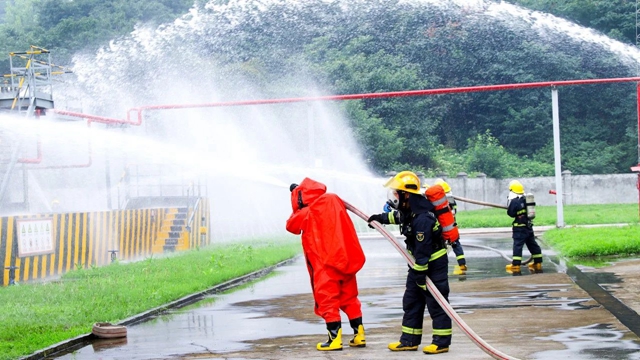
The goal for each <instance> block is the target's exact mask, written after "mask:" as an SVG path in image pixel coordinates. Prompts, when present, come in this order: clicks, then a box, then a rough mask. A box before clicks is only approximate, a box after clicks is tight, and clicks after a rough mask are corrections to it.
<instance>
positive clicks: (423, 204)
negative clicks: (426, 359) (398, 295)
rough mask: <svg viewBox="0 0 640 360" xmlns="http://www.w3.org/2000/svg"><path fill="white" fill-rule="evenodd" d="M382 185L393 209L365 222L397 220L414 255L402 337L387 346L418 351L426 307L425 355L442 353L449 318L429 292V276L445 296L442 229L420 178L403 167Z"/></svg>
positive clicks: (447, 340)
mask: <svg viewBox="0 0 640 360" xmlns="http://www.w3.org/2000/svg"><path fill="white" fill-rule="evenodd" d="M385 187H387V188H388V189H389V193H388V195H387V197H388V199H389V202H388V203H389V204H390V205H391V206H392V207H394V208H396V209H397V210H396V211H391V212H388V213H387V212H385V213H382V214H375V215H371V216H370V217H369V219H368V222H371V221H374V220H375V221H377V222H379V223H381V224H398V225H400V233H401V234H402V235H404V236H405V237H406V239H405V243H406V244H407V250H408V252H409V253H410V254H412V255H413V257H414V258H415V264H414V265H413V267H410V268H409V271H408V273H407V281H406V285H405V290H404V295H403V297H402V310H403V311H404V315H403V317H402V335H400V341H397V342H393V343H390V344H389V346H388V347H389V350H391V351H416V350H418V346H419V345H420V343H421V342H422V325H423V321H424V310H425V307H426V308H427V309H428V310H429V315H430V316H431V326H432V336H431V344H430V345H427V346H425V347H424V348H423V349H422V352H424V353H425V354H440V353H445V352H447V351H449V345H450V344H451V334H452V328H451V319H450V318H449V316H448V315H447V314H446V313H445V311H444V309H442V307H441V306H440V304H438V302H437V301H436V299H435V298H434V297H433V295H431V293H430V292H429V291H427V285H426V284H427V277H429V279H431V281H432V282H433V284H434V285H435V287H436V288H437V289H438V291H439V292H440V293H441V294H442V296H443V297H444V298H445V299H447V301H448V297H449V277H448V274H447V273H448V266H449V260H448V257H447V247H446V244H445V241H444V238H443V237H442V229H441V228H440V224H439V223H438V219H437V218H436V216H435V215H434V213H433V212H434V210H435V207H434V205H433V204H432V203H431V202H430V201H429V200H428V199H427V198H426V197H425V196H424V194H423V193H422V191H421V189H420V179H418V177H417V176H416V174H415V173H413V172H411V171H402V172H400V173H398V174H397V175H395V176H394V177H393V178H391V179H390V180H389V181H388V182H387V183H386V184H385Z"/></svg>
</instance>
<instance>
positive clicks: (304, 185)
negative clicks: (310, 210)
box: [291, 178, 327, 212]
mask: <svg viewBox="0 0 640 360" xmlns="http://www.w3.org/2000/svg"><path fill="white" fill-rule="evenodd" d="M326 192H327V186H326V185H325V184H323V183H320V182H317V181H315V180H311V179H309V178H304V180H302V182H301V183H300V185H298V186H297V187H296V188H295V189H293V191H291V209H292V210H293V212H296V211H298V210H300V209H302V208H303V207H306V206H309V205H310V204H311V203H313V202H314V201H316V200H317V199H318V198H319V197H320V196H322V195H324V194H325V193H326Z"/></svg>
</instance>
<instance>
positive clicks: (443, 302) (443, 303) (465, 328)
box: [344, 201, 518, 360]
mask: <svg viewBox="0 0 640 360" xmlns="http://www.w3.org/2000/svg"><path fill="white" fill-rule="evenodd" d="M344 204H345V206H346V208H347V209H348V210H349V211H351V212H353V213H354V214H355V215H357V216H358V217H360V218H361V219H362V220H364V221H367V220H369V217H368V216H367V215H366V214H365V213H363V212H362V211H360V210H358V209H357V208H355V207H354V206H353V205H351V204H349V203H348V202H346V201H345V202H344ZM369 224H370V225H371V226H373V227H374V228H375V229H376V230H378V232H380V234H382V235H383V236H384V237H385V238H386V239H387V240H389V242H390V243H391V245H393V246H394V247H395V248H396V250H398V252H399V253H400V255H402V257H403V258H404V259H405V261H406V262H407V264H409V266H413V265H414V259H413V257H412V256H411V255H410V254H409V253H407V251H406V250H405V249H404V247H402V246H400V244H398V242H397V241H396V239H395V237H394V236H393V235H391V234H390V233H389V232H388V231H387V230H386V229H385V228H384V227H383V226H382V225H381V224H380V223H379V222H377V221H372V222H370V223H369ZM427 290H429V292H430V293H431V295H433V297H434V298H435V299H436V301H437V302H438V304H440V307H442V309H443V310H444V311H445V312H446V313H447V315H448V316H449V317H450V318H451V320H453V322H455V323H456V325H457V326H458V328H460V330H462V332H464V333H465V335H467V337H468V338H469V339H470V340H471V341H472V342H473V343H474V344H476V345H477V346H478V347H479V348H480V349H481V350H482V351H484V352H485V353H487V354H488V355H489V356H491V357H492V358H494V359H501V360H502V359H504V360H518V359H517V358H514V357H512V356H509V355H506V354H504V353H502V352H500V351H499V350H497V349H495V348H493V347H492V346H491V345H489V344H488V343H487V342H486V341H484V340H483V339H482V338H481V337H479V336H478V334H476V333H475V332H474V331H473V329H471V328H470V327H469V325H467V324H466V323H465V322H464V320H462V318H461V317H460V316H459V315H458V314H457V313H456V311H455V310H454V309H453V307H451V305H450V304H449V302H448V301H447V299H445V298H444V296H442V294H441V293H440V291H438V288H436V286H435V285H434V284H433V282H432V281H431V279H429V277H428V276H427Z"/></svg>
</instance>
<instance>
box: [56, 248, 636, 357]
mask: <svg viewBox="0 0 640 360" xmlns="http://www.w3.org/2000/svg"><path fill="white" fill-rule="evenodd" d="M465 244H478V245H482V246H490V247H492V248H496V249H499V250H501V251H503V252H505V253H506V254H507V255H508V256H510V253H511V244H512V241H511V239H504V238H502V239H501V238H488V239H464V242H463V246H464V245H465ZM363 248H364V249H365V254H366V257H367V262H366V263H365V266H364V268H363V269H362V270H361V271H360V272H359V273H358V284H359V290H360V295H359V298H360V300H361V302H362V310H363V314H364V322H365V324H366V327H367V328H368V329H371V330H373V332H374V333H375V329H382V328H384V327H387V326H388V325H386V324H385V323H387V324H388V323H389V321H393V322H394V324H395V322H397V321H398V320H399V319H401V318H402V314H403V311H402V293H403V290H404V285H405V279H406V273H407V265H406V263H404V261H403V259H402V258H401V257H400V256H398V254H397V253H396V250H395V249H394V248H393V246H391V245H390V244H389V243H388V242H387V241H385V240H382V239H370V240H363ZM464 250H465V255H466V257H467V261H468V266H469V271H468V272H467V273H466V274H465V276H456V275H451V276H450V283H452V284H453V283H454V282H458V281H468V284H469V285H467V284H464V285H462V284H461V286H464V287H466V286H471V285H473V284H474V283H477V282H475V281H472V280H481V279H492V278H495V279H499V280H496V282H505V278H507V280H508V281H506V282H510V283H511V285H510V287H511V288H509V287H492V288H481V287H478V289H474V290H470V289H468V290H467V291H468V292H458V293H456V292H452V293H451V295H450V302H451V304H452V305H453V307H454V308H455V309H456V311H458V312H459V313H460V314H464V313H472V312H480V311H482V310H487V309H505V311H507V312H508V311H518V312H520V311H522V310H520V308H531V307H545V308H549V309H560V310H585V309H590V308H593V307H598V306H597V305H594V304H595V303H593V302H591V303H590V304H585V303H587V302H588V301H589V300H591V299H590V298H576V297H575V296H573V297H572V296H564V295H565V294H567V293H568V292H569V290H570V289H569V288H570V287H571V286H572V285H571V284H554V283H551V284H538V283H536V282H535V281H529V280H527V279H535V277H536V276H544V274H542V275H539V274H531V275H530V274H529V273H528V272H523V275H522V276H521V277H519V279H518V280H519V281H518V284H517V285H513V282H512V281H511V278H512V276H511V275H508V274H507V273H506V272H505V268H504V267H505V265H506V264H507V262H506V260H504V259H503V258H501V257H500V255H499V254H497V253H495V252H493V251H487V250H484V249H480V248H473V247H471V246H467V247H465V248H464ZM545 250H546V249H543V254H544V255H545V263H544V270H545V273H554V272H556V271H557V268H558V265H556V264H557V262H556V263H554V261H548V260H549V259H551V260H553V255H551V256H550V257H547V253H546V252H545ZM524 256H525V257H526V256H528V252H527V251H526V250H525V254H524ZM449 259H450V263H449V271H450V274H451V273H452V272H453V269H454V265H456V261H455V257H454V255H453V253H451V254H449ZM540 279H542V278H540ZM501 286H502V285H501ZM512 309H514V310H512ZM489 311H491V310H489ZM505 314H509V313H505ZM507 316H509V315H507ZM345 323H348V319H346V318H345V317H344V314H343V324H345ZM426 323H428V321H427V322H426ZM324 331H325V329H324V322H323V321H322V319H320V318H319V317H317V316H316V315H315V314H314V313H313V297H312V296H311V286H310V283H309V276H308V273H307V269H306V267H305V265H304V261H303V259H298V260H296V261H295V262H293V263H291V264H288V265H285V266H282V267H280V268H278V269H276V270H275V271H274V272H273V273H272V274H271V275H269V276H267V277H265V278H262V279H260V280H257V281H254V282H251V283H249V284H246V285H244V286H242V287H239V288H236V289H233V290H231V291H229V292H227V293H225V294H216V295H212V296H210V297H209V298H206V299H205V300H203V301H200V302H198V303H196V304H193V305H190V306H188V307H184V308H181V309H175V310H172V311H170V312H169V313H167V314H163V315H160V316H157V317H156V318H154V319H151V320H149V321H146V322H144V323H140V324H136V325H134V326H130V327H128V337H127V341H126V342H125V343H121V344H111V345H106V344H105V345H106V346H100V345H97V346H96V345H87V346H84V347H82V348H80V349H77V350H75V351H74V352H73V353H70V354H65V355H61V356H58V357H56V358H57V359H75V360H84V359H167V358H212V357H219V356H223V357H224V356H225V355H224V354H230V355H231V354H233V355H238V354H239V353H240V354H245V355H246V354H253V353H251V351H258V352H259V351H260V350H256V346H257V345H256V344H258V343H259V344H266V345H260V346H267V347H268V349H267V350H262V351H277V352H278V354H285V353H287V352H288V351H294V350H295V349H293V348H295V347H298V348H299V347H301V346H302V347H304V348H309V347H311V348H314V347H315V343H309V340H308V339H307V340H301V339H302V338H303V337H304V336H309V337H308V338H314V339H316V340H317V337H318V335H319V334H324ZM385 331H386V330H385ZM555 331H557V332H558V334H557V335H552V336H550V337H548V338H545V339H546V340H551V341H557V342H561V343H563V344H565V346H567V350H565V352H558V353H555V352H541V353H539V354H538V355H540V356H542V357H540V358H541V359H550V358H552V357H553V356H556V355H557V354H560V355H558V356H563V357H568V356H567V354H571V355H573V356H574V357H573V358H576V357H575V355H576V354H582V352H583V351H585V354H588V355H589V356H592V355H591V354H594V355H593V356H596V354H597V351H599V349H604V350H603V351H609V348H610V345H611V346H613V344H616V343H620V342H621V341H623V340H621V338H620V337H619V336H618V334H615V333H614V331H613V330H612V329H610V328H606V329H603V328H599V327H596V328H591V327H585V328H584V330H583V331H582V332H581V333H580V339H582V338H584V339H589V338H592V337H593V336H595V335H594V334H595V333H598V332H600V333H611V334H612V335H611V336H609V337H606V339H607V343H606V346H599V345H598V343H596V344H595V345H594V344H591V345H589V346H582V345H583V344H587V343H588V341H587V340H584V341H582V340H580V341H578V340H575V341H574V342H573V343H571V344H569V342H568V340H567V339H573V338H571V334H573V333H574V332H573V331H572V329H568V330H555ZM574 335H575V334H574ZM554 336H555V337H554ZM562 336H566V337H567V339H565V338H563V337H562ZM269 339H278V340H271V341H270V340H269ZM292 339H293V341H292ZM590 341H593V340H590ZM625 341H626V340H625ZM276 344H277V345H276ZM632 345H633V344H631V343H628V342H624V341H623V343H622V344H621V345H620V349H622V350H620V351H619V352H617V353H616V354H618V355H620V356H627V355H624V354H626V352H625V351H626V350H631V349H635V348H634V347H633V346H635V345H633V346H632ZM287 346H290V347H291V349H289V350H287V349H288V348H287ZM274 347H275V349H276V350H273V348H274ZM368 348H369V347H367V349H368ZM383 348H384V349H385V350H386V346H383ZM258 349H260V347H259V346H258ZM634 351H636V350H634ZM273 354H274V353H270V355H269V356H268V358H272V357H271V355H273ZM385 354H386V353H385ZM253 355H256V356H258V355H259V354H258V355H257V354H253ZM379 355H380V356H383V357H384V356H385V355H383V354H382V353H381V354H379ZM629 356H630V355H629ZM247 357H248V358H254V357H253V356H247ZM233 358H234V359H240V358H242V357H233ZM556 358H557V357H556ZM593 358H594V359H595V358H602V359H604V358H606V357H593ZM622 358H625V359H626V358H629V359H636V358H632V357H622Z"/></svg>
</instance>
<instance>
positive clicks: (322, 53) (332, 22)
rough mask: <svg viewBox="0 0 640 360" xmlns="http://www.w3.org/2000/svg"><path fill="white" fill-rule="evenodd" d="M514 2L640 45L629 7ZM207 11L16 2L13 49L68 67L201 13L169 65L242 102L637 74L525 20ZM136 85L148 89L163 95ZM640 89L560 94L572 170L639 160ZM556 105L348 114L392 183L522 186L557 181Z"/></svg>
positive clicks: (418, 101)
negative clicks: (480, 176) (517, 179)
mask: <svg viewBox="0 0 640 360" xmlns="http://www.w3.org/2000/svg"><path fill="white" fill-rule="evenodd" d="M511 2H514V3H518V4H520V5H524V6H527V7H530V8H532V9H537V10H542V11H547V12H550V13H552V14H556V15H559V16H565V17H567V18H569V19H571V20H574V21H576V22H577V23H579V24H582V25H585V26H591V27H593V28H595V29H598V30H600V31H602V32H603V33H605V34H608V35H610V36H612V37H615V38H619V37H620V36H622V37H624V39H626V40H631V39H633V42H635V21H632V20H633V19H632V17H633V15H634V14H635V11H634V8H633V9H632V6H633V5H634V4H632V3H631V2H628V1H625V0H592V1H588V2H586V3H585V2H584V1H579V0H513V1H511ZM203 3H204V1H203V0H199V1H197V2H196V4H195V5H193V1H190V0H179V1H171V0H152V1H148V0H74V1H59V0H12V1H11V2H8V3H5V7H4V8H0V11H3V12H4V22H2V23H0V36H1V37H2V38H3V40H4V41H3V42H2V43H1V44H0V51H2V52H4V53H8V52H9V51H16V50H25V49H27V48H28V46H29V45H31V44H34V45H38V46H43V47H45V48H48V49H50V50H52V51H53V53H54V60H55V61H54V62H55V63H57V64H59V65H63V66H68V65H69V63H70V61H71V56H72V54H75V53H77V52H80V51H89V52H92V51H95V50H96V49H97V48H99V47H101V46H105V45H106V44H107V43H108V41H111V40H114V39H116V40H117V39H119V38H122V37H123V36H126V35H127V34H128V33H130V32H131V31H132V30H133V29H134V28H135V27H136V26H144V25H146V26H151V27H153V26H157V25H158V24H162V23H165V22H169V21H172V20H173V19H175V18H176V17H177V16H180V15H181V14H184V13H185V12H186V11H187V10H188V9H189V8H190V7H191V6H196V7H199V11H200V16H202V18H203V19H206V21H203V24H206V25H203V26H204V27H205V28H203V29H202V31H201V32H200V30H199V31H198V34H201V35H197V36H192V37H191V36H188V37H181V36H176V37H175V38H166V39H163V41H166V42H167V43H168V44H169V45H168V47H167V49H170V50H171V51H166V52H165V55H163V56H167V57H171V58H172V60H175V59H179V58H180V57H184V59H183V61H184V63H189V64H191V66H193V67H194V68H215V69H216V75H215V82H216V83H221V84H225V86H224V88H225V89H222V90H221V91H228V94H227V93H225V95H228V96H229V97H233V98H246V97H248V96H253V95H254V94H255V93H256V92H255V91H254V90H255V89H258V90H259V92H261V93H262V94H266V96H268V97H274V98H275V97H288V96H301V94H308V92H309V91H310V90H309V89H315V88H316V85H319V86H320V88H321V89H323V91H326V92H329V93H335V94H359V93H371V92H391V91H403V90H418V89H437V88H453V87H464V86H477V85H490V84H509V83H526V82H536V81H551V80H569V79H591V78H613V77H627V76H632V75H635V72H636V69H635V66H629V65H625V62H624V61H621V60H622V59H621V57H620V56H618V55H617V54H616V53H614V52H612V51H610V50H608V49H604V48H603V47H601V46H599V45H597V44H593V43H590V42H589V41H579V40H575V39H574V38H572V37H571V36H569V35H568V34H564V33H562V32H558V33H544V32H543V31H537V29H533V28H532V27H531V24H530V23H528V22H526V21H524V20H521V19H517V18H505V19H490V17H489V16H476V14H475V13H469V12H467V11H465V10H461V9H459V8H457V7H456V6H447V7H440V6H436V5H434V4H433V3H432V2H401V1H397V0H367V1H365V0H358V1H336V2H327V1H321V0H309V1H304V2H290V1H275V2H267V3H264V4H263V3H259V2H258V1H257V0H256V1H247V2H232V1H215V5H216V6H215V7H208V8H204V7H203ZM629 19H631V20H629ZM627 20H629V21H627ZM372 24H375V25H372ZM147 65H148V64H147ZM7 67H8V61H6V60H0V68H3V69H5V71H4V72H6V69H7ZM149 68H151V69H152V70H149V69H148V68H147V69H138V68H134V66H131V67H130V68H126V69H124V70H125V71H124V74H120V75H119V76H122V78H123V79H126V78H127V76H128V75H129V73H132V74H133V73H135V74H138V73H140V72H144V71H147V72H150V71H153V68H152V67H149ZM246 83H250V84H252V87H251V89H248V90H247V88H248V87H246V86H244V85H245V84H246ZM127 85H131V84H127ZM136 85H137V86H140V90H139V93H143V94H144V93H147V92H148V89H146V88H145V86H151V85H149V84H145V83H144V82H142V84H136ZM253 86H254V87H253ZM230 89H232V90H230ZM635 94H636V92H635V87H634V84H608V85H593V86H575V87H562V88H561V89H560V105H561V106H560V119H561V143H562V154H563V156H562V159H563V164H562V165H563V169H569V170H571V171H572V172H573V173H574V174H588V173H621V172H628V170H629V166H630V165H631V164H634V163H635V162H636V160H637V159H636V156H637V152H636V145H637V128H636V123H637V116H636V112H637V109H636V105H637V102H636V99H635ZM550 102H551V98H550V91H549V89H546V88H545V89H527V90H517V91H516V90H511V91H499V92H475V93H464V94H463V93H455V94H447V95H442V96H425V97H409V98H400V97H399V98H385V99H366V100H359V101H357V103H355V104H347V105H345V109H346V112H347V114H348V116H349V120H350V122H351V124H352V127H353V131H354V133H355V134H356V137H357V139H358V140H359V142H360V143H361V145H362V147H363V149H364V154H365V157H366V158H367V159H368V161H369V164H370V165H371V167H372V168H373V170H375V171H377V172H378V173H382V172H385V171H388V170H397V169H398V168H400V167H408V168H414V169H424V170H425V172H435V171H445V172H448V173H455V172H460V171H465V172H467V173H475V172H484V173H486V174H487V175H489V176H495V177H510V176H535V175H549V174H550V172H551V171H552V163H553V153H552V149H553V148H552V140H551V139H552V135H553V132H552V124H551V109H550Z"/></svg>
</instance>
